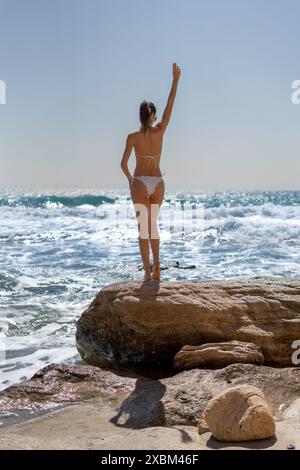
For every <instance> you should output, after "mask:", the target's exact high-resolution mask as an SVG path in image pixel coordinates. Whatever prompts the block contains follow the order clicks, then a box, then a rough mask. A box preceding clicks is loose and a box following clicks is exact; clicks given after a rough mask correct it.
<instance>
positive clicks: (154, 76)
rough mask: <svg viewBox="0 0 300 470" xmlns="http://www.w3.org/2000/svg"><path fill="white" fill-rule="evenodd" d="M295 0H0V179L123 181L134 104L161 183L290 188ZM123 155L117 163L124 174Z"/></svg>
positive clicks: (53, 184)
mask: <svg viewBox="0 0 300 470" xmlns="http://www.w3.org/2000/svg"><path fill="white" fill-rule="evenodd" d="M299 17H300V2H299V1H298V0H264V1H261V0H226V1H225V0H186V1H185V2H178V1H176V0H152V1H149V0H148V1H144V0H129V1H127V2H125V1H124V0H51V1H48V0H26V1H23V0H0V18H1V28H0V80H2V81H3V82H4V83H5V85H6V104H0V190H3V189H9V188H17V189H24V188H26V189H31V188H32V189H41V190H50V189H51V190H52V189H53V190H63V189H80V188H90V189H102V188H103V189H118V188H120V189H126V188H127V187H128V183H127V179H126V177H125V175H124V174H123V173H122V171H121V167H120V161H121V159H122V155H123V152H124V147H125V141H126V137H127V135H128V134H129V133H131V132H135V131H137V130H138V129H139V126H140V123H139V105H140V103H141V101H142V100H143V99H146V100H148V101H153V102H154V103H155V105H156V108H157V117H158V120H160V118H161V116H162V114H163V111H164V108H165V105H166V102H167V98H168V95H169V91H170V88H171V84H172V63H173V62H176V63H177V64H178V65H179V67H180V68H181V77H180V81H179V84H178V89H177V96H176V100H175V103H174V106H173V113H172V116H171V119H170V122H169V125H168V127H167V130H166V132H165V135H164V142H163V149H162V157H161V165H160V166H161V170H162V172H164V173H166V175H165V181H166V185H167V187H169V188H170V189H171V188H175V189H176V188H178V189H186V190H200V191H202V190H204V191H206V190H208V191H214V190H217V191H219V190H242V191H244V190H299V189H300V187H299V174H300V159H299V123H300V104H298V105H297V104H293V102H292V100H291V95H292V92H293V90H292V88H291V87H292V82H293V81H294V80H299V79H300V66H299V39H300V28H299ZM134 167H135V156H134V152H132V154H131V157H130V160H129V169H130V171H131V172H132V173H133V171H134Z"/></svg>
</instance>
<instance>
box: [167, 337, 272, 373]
mask: <svg viewBox="0 0 300 470" xmlns="http://www.w3.org/2000/svg"><path fill="white" fill-rule="evenodd" d="M263 361H264V356H263V354H262V352H261V350H260V348H259V347H258V346H256V345H255V344H253V343H245V342H243V341H228V342H223V343H208V344H203V345H202V346H189V345H187V346H183V348H181V349H180V351H178V353H176V354H175V356H174V361H173V363H174V369H176V370H184V369H192V368H194V367H220V366H222V367H225V366H228V365H229V364H238V363H241V364H262V363H263Z"/></svg>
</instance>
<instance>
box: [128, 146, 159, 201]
mask: <svg viewBox="0 0 300 470" xmlns="http://www.w3.org/2000/svg"><path fill="white" fill-rule="evenodd" d="M136 157H137V158H149V160H148V163H147V166H148V165H149V163H150V162H151V160H152V161H153V162H154V163H155V168H158V165H157V161H156V158H157V157H160V155H136ZM134 178H135V179H138V180H140V181H142V183H144V185H145V186H146V188H147V193H148V197H150V196H151V195H152V194H153V193H154V191H155V189H156V186H157V185H158V183H159V182H160V181H162V182H163V184H165V182H164V180H163V177H162V176H148V175H147V176H146V175H145V176H134Z"/></svg>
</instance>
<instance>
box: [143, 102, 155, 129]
mask: <svg viewBox="0 0 300 470" xmlns="http://www.w3.org/2000/svg"><path fill="white" fill-rule="evenodd" d="M152 113H156V107H155V106H154V104H153V103H152V101H146V100H143V101H142V102H141V104H140V121H141V124H142V127H141V131H143V132H146V131H147V130H148V128H149V125H148V120H149V117H150V116H151V114H152Z"/></svg>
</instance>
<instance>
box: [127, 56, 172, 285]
mask: <svg viewBox="0 0 300 470" xmlns="http://www.w3.org/2000/svg"><path fill="white" fill-rule="evenodd" d="M172 66H173V83H172V87H171V91H170V94H169V98H168V102H167V105H166V108H165V110H164V113H163V116H162V120H161V121H160V122H159V123H158V124H157V125H156V126H155V127H153V125H152V124H153V123H154V121H155V120H156V108H155V106H154V104H153V103H152V102H147V101H145V100H144V101H143V102H142V103H141V105H140V121H141V127H140V130H139V131H138V132H133V133H132V134H128V136H127V139H126V147H125V150H124V154H123V158H122V161H121V168H122V170H123V172H124V173H125V175H126V176H127V178H128V181H129V188H130V192H131V198H132V202H133V205H134V207H135V210H136V217H137V219H138V221H139V246H140V252H141V258H142V261H143V265H144V270H145V275H144V280H145V281H148V280H151V279H155V280H160V265H159V236H158V232H157V224H156V222H157V216H158V210H159V208H160V206H161V204H162V201H163V198H164V193H165V184H164V180H163V177H162V174H161V171H160V169H159V162H160V156H161V149H162V142H163V135H164V132H165V130H166V127H167V125H168V123H169V120H170V117H171V112H172V107H173V103H174V100H175V96H176V91H177V85H178V81H179V77H180V72H181V71H180V68H179V67H178V66H177V64H176V63H173V64H172ZM133 148H134V150H135V155H136V168H135V170H134V174H133V176H132V175H131V174H130V172H129V170H128V160H129V157H130V155H131V152H132V149H133ZM145 222H146V225H147V229H148V230H146V232H145ZM142 228H143V233H142V230H141V229H142ZM145 233H146V234H145ZM149 236H150V238H149ZM149 244H150V246H151V251H152V255H153V268H152V277H151V266H150V258H149V255H150V246H149Z"/></svg>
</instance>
